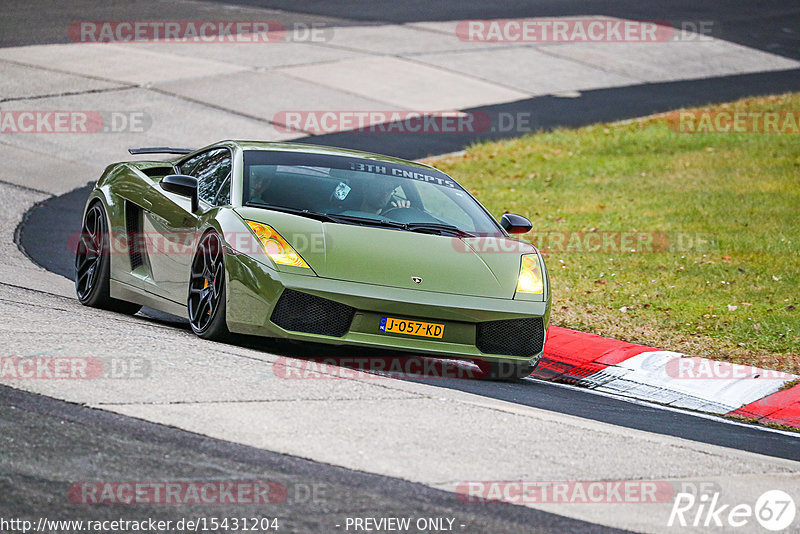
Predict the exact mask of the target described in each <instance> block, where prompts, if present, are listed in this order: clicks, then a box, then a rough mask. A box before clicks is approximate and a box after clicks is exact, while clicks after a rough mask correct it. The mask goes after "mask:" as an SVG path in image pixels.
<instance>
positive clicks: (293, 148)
mask: <svg viewBox="0 0 800 534" xmlns="http://www.w3.org/2000/svg"><path fill="white" fill-rule="evenodd" d="M219 145H234V146H237V147H239V148H240V149H241V150H265V151H277V152H295V153H305V154H321V155H327V156H345V157H351V158H362V159H369V160H373V161H383V162H386V163H396V164H400V165H411V166H415V167H422V168H426V169H434V167H431V166H430V165H426V164H424V163H420V162H417V161H410V160H405V159H402V158H396V157H393V156H386V155H384V154H375V153H372V152H364V151H361V150H353V149H349V148H339V147H331V146H323V145H312V144H308V143H284V142H271V141H245V140H226V141H220V142H219V143H214V145H213V146H219ZM437 170H438V169H437ZM439 172H441V171H439Z"/></svg>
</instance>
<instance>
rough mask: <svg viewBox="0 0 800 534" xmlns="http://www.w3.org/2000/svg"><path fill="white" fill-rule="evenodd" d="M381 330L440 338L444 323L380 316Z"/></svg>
mask: <svg viewBox="0 0 800 534" xmlns="http://www.w3.org/2000/svg"><path fill="white" fill-rule="evenodd" d="M378 330H380V331H381V332H391V333H393V334H406V335H409V336H421V337H435V338H438V339H441V337H442V336H443V335H444V325H443V324H438V323H425V322H422V321H408V320H406V319H397V318H395V317H381V324H380V326H378Z"/></svg>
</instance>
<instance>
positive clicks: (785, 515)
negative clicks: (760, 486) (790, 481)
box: [667, 490, 797, 532]
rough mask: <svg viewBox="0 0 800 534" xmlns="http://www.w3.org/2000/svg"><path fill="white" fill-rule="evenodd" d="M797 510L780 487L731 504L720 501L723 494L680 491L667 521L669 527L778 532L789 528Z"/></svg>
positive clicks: (790, 498)
mask: <svg viewBox="0 0 800 534" xmlns="http://www.w3.org/2000/svg"><path fill="white" fill-rule="evenodd" d="M796 513H797V507H796V506H795V503H794V499H792V497H791V496H790V495H789V494H788V493H786V492H785V491H781V490H770V491H766V492H764V493H763V494H762V495H761V496H760V497H759V498H758V499H757V500H756V502H755V505H751V504H748V503H739V504H730V503H722V502H721V501H720V493H719V492H713V493H701V494H700V495H697V494H694V493H683V492H681V493H678V494H676V495H675V502H674V503H673V505H672V511H671V512H670V514H669V520H668V521H667V526H668V527H673V526H677V527H694V528H697V527H705V528H708V527H712V528H713V527H724V528H725V529H726V530H727V529H729V528H731V527H733V528H737V529H738V528H741V527H745V528H744V529H743V531H747V532H752V531H753V528H754V527H755V528H757V525H756V523H758V525H761V527H762V528H764V529H766V530H769V531H772V532H779V531H781V530H784V529H786V528H787V527H789V526H790V525H791V524H792V522H793V521H794V518H795V515H796Z"/></svg>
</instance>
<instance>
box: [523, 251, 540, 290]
mask: <svg viewBox="0 0 800 534" xmlns="http://www.w3.org/2000/svg"><path fill="white" fill-rule="evenodd" d="M517 293H534V294H538V295H543V294H544V279H543V278H542V271H541V269H540V268H539V258H538V257H537V255H536V254H525V255H524V256H522V264H521V265H520V268H519V279H518V280H517Z"/></svg>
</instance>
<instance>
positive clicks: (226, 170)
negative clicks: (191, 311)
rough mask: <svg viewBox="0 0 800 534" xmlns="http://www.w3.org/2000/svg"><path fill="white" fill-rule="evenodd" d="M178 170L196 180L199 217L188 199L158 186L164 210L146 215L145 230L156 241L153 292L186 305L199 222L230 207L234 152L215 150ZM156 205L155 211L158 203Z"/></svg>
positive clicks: (156, 189) (152, 256) (156, 188)
mask: <svg viewBox="0 0 800 534" xmlns="http://www.w3.org/2000/svg"><path fill="white" fill-rule="evenodd" d="M177 167H178V171H179V172H180V174H185V175H188V176H194V177H195V178H197V181H198V197H199V200H200V202H199V208H198V210H197V213H192V211H191V201H190V200H189V199H188V198H185V197H182V196H180V195H176V194H174V193H170V192H168V191H165V190H164V189H163V188H161V187H160V185H157V186H155V187H154V189H153V194H154V195H157V196H160V197H161V199H162V201H161V202H159V203H158V204H159V205H160V206H161V209H153V210H152V211H151V212H148V213H146V214H145V217H144V225H145V228H144V230H145V232H147V233H148V234H149V235H151V236H153V237H154V238H155V240H156V241H157V243H155V244H154V246H152V247H151V249H152V250H153V253H152V254H151V256H150V265H151V274H152V282H151V283H152V289H151V290H152V292H154V293H157V294H159V295H161V296H163V297H166V298H168V299H170V300H172V301H174V302H177V303H181V304H185V303H186V298H187V293H186V291H187V289H186V288H187V284H188V282H189V273H190V269H191V262H192V258H193V256H194V250H195V247H196V245H197V241H198V239H199V238H200V236H199V235H198V234H197V222H198V218H199V216H200V215H201V214H202V213H203V212H204V211H206V210H209V209H211V208H212V207H213V206H215V205H225V204H229V203H230V174H231V167H232V155H231V151H230V150H229V149H228V148H225V147H221V148H212V149H210V150H206V151H204V152H201V153H200V154H196V155H193V156H190V157H189V158H187V159H186V160H184V161H182V162H181V163H179V164H178V166H177ZM154 200H156V199H154ZM153 205H154V208H155V207H156V203H155V202H154V203H153Z"/></svg>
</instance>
